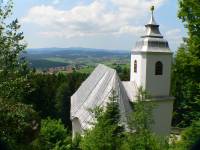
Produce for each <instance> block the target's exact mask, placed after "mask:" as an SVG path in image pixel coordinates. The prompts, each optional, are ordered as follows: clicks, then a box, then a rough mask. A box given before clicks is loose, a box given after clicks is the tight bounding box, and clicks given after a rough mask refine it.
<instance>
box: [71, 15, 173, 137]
mask: <svg viewBox="0 0 200 150" xmlns="http://www.w3.org/2000/svg"><path fill="white" fill-rule="evenodd" d="M145 27H146V32H145V35H144V36H141V38H140V40H139V41H138V42H137V43H136V45H135V48H133V49H132V51H131V68H130V69H131V71H130V72H131V74H130V81H125V82H124V81H121V80H120V79H119V77H118V75H117V72H116V70H114V69H112V68H109V67H107V66H105V65H102V64H100V65H98V66H97V67H96V68H95V70H94V71H93V72H92V73H91V75H90V76H89V77H88V78H87V79H86V80H85V81H84V82H83V83H82V85H81V86H80V87H79V89H78V90H77V91H76V92H75V93H74V94H73V95H72V97H71V121H72V128H73V135H74V134H75V133H80V134H83V132H84V130H86V129H88V128H91V125H90V123H89V122H91V121H93V119H94V118H93V116H92V114H91V112H89V111H88V109H93V108H95V107H96V106H102V107H104V106H105V105H106V103H107V102H108V101H109V97H110V96H111V94H112V93H111V92H112V90H115V91H116V94H117V95H118V103H119V107H120V108H119V109H120V114H121V123H122V124H126V123H127V119H128V116H129V114H130V112H132V111H134V110H132V109H131V103H130V102H136V95H137V92H138V88H139V87H143V88H144V89H145V90H146V91H147V92H148V93H150V95H151V97H152V100H153V101H154V102H155V103H156V107H155V108H154V111H153V119H154V124H153V127H152V130H153V132H155V133H156V134H158V135H169V133H170V130H171V120H172V111H173V101H174V97H173V96H170V81H171V62H172V52H171V51H170V48H169V45H168V42H167V40H165V39H164V38H163V36H162V35H161V33H160V31H159V25H158V24H157V23H156V21H155V19H154V16H153V11H152V15H151V19H150V21H149V23H148V24H146V25H145Z"/></svg>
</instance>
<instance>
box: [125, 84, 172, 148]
mask: <svg viewBox="0 0 200 150" xmlns="http://www.w3.org/2000/svg"><path fill="white" fill-rule="evenodd" d="M154 106H155V104H153V103H152V102H151V98H150V96H149V95H148V93H147V92H146V91H144V89H143V88H142V87H140V88H139V89H138V95H137V102H136V103H135V104H133V110H134V111H133V113H132V114H131V116H130V119H129V129H130V131H129V132H127V133H126V134H125V138H124V140H123V144H122V146H121V149H122V150H130V149H131V150H144V149H145V150H146V149H148V150H160V149H168V142H167V140H165V139H164V138H163V137H158V136H157V135H155V134H154V133H153V132H152V131H151V127H152V124H153V116H152V115H153V114H152V111H153V109H154Z"/></svg>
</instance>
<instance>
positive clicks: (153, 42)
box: [132, 13, 171, 53]
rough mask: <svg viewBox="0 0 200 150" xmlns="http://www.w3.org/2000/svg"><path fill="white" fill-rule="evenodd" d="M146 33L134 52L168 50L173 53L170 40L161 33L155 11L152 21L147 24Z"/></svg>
mask: <svg viewBox="0 0 200 150" xmlns="http://www.w3.org/2000/svg"><path fill="white" fill-rule="evenodd" d="M145 27H146V32H145V35H143V36H141V39H140V40H139V41H138V42H137V43H136V46H135V48H134V49H133V50H132V51H133V52H137V51H138V52H139V51H140V52H167V53H171V51H170V48H169V44H168V41H167V40H165V39H164V38H163V36H162V34H161V33H160V30H159V25H158V24H157V23H156V21H155V19H154V16H153V13H152V15H151V19H150V22H149V23H148V24H147V25H145Z"/></svg>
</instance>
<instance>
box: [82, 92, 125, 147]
mask: <svg viewBox="0 0 200 150" xmlns="http://www.w3.org/2000/svg"><path fill="white" fill-rule="evenodd" d="M117 99H118V97H117V95H116V94H115V92H114V91H113V92H112V96H111V97H110V101H109V102H108V103H107V106H106V108H105V111H103V108H101V107H97V108H96V109H94V110H93V113H94V116H95V119H96V122H95V123H93V124H94V127H93V128H92V129H90V130H88V131H86V133H85V135H84V138H83V139H82V141H81V144H80V145H81V148H82V149H83V150H102V149H106V150H115V149H118V148H119V146H120V143H121V141H120V137H121V136H122V131H123V128H122V127H121V126H120V125H119V120H120V114H119V107H118V102H117Z"/></svg>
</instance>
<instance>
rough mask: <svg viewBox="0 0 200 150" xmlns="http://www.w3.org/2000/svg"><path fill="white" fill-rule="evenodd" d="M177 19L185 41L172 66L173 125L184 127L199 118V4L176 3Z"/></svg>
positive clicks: (180, 0)
mask: <svg viewBox="0 0 200 150" xmlns="http://www.w3.org/2000/svg"><path fill="white" fill-rule="evenodd" d="M179 4H180V8H179V14H178V16H179V18H180V19H182V21H183V22H184V23H185V26H186V28H188V38H187V39H185V43H184V44H182V46H181V47H180V48H179V50H178V51H177V54H176V56H175V60H174V66H173V80H172V94H173V95H174V96H175V97H176V101H175V107H174V110H175V113H174V118H173V124H174V125H177V126H180V127H187V126H189V125H190V124H191V122H192V121H193V120H198V119H199V117H200V76H199V74H200V44H199V41H200V34H199V33H200V27H199V26H200V22H199V20H200V19H199V16H200V9H199V5H200V1H199V0H192V1H188V0H179Z"/></svg>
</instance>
